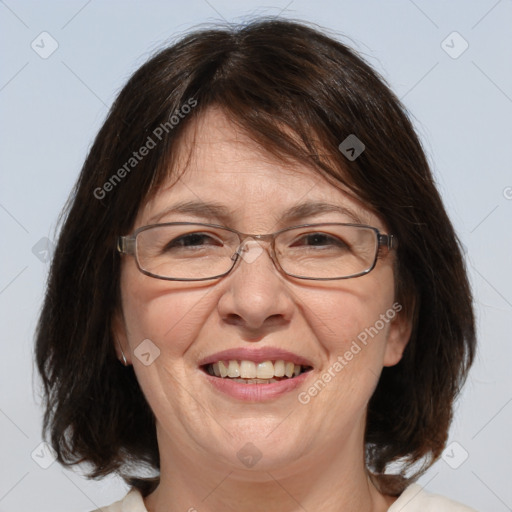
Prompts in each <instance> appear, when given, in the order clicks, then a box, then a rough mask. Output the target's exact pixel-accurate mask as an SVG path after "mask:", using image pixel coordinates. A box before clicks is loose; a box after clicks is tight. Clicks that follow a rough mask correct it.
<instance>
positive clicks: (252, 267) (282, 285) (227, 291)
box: [217, 239, 294, 338]
mask: <svg viewBox="0 0 512 512" xmlns="http://www.w3.org/2000/svg"><path fill="white" fill-rule="evenodd" d="M267 247H268V246H267ZM238 254H239V256H238V258H239V261H238V262H237V264H236V266H235V268H234V269H233V270H232V272H231V273H230V274H228V275H227V276H226V277H225V278H224V283H223V285H224V289H223V293H222V296H221V297H220V299H219V302H218V306H217V307H218V311H219V314H220V317H221V319H222V321H223V322H225V323H227V324H230V325H234V326H237V327H238V328H239V329H241V330H242V331H243V333H242V334H244V335H245V336H247V337H250V338H255V337H257V338H260V337H261V336H264V335H265V334H266V333H267V332H269V331H271V330H275V329H281V328H283V327H285V326H286V325H287V324H288V323H289V322H290V320H291V317H292V315H293V311H294V302H293V296H292V294H291V292H290V288H289V284H288V283H287V282H286V280H285V278H284V276H283V275H282V274H281V273H280V272H279V271H278V269H277V268H276V267H275V265H274V263H273V261H272V259H271V257H270V254H269V252H268V250H267V249H266V248H265V246H264V244H263V243H261V242H257V241H256V240H254V239H251V240H247V241H245V243H244V244H243V246H241V247H240V249H239V251H238Z"/></svg>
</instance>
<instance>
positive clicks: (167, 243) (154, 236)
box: [136, 224, 239, 280]
mask: <svg viewBox="0 0 512 512" xmlns="http://www.w3.org/2000/svg"><path fill="white" fill-rule="evenodd" d="M238 243H239V242H238V236H237V235H236V234H235V233H232V232H231V231H228V230H224V229H222V228H212V227H209V226H205V225H195V224H184V225H180V224H176V225H160V226H152V227H151V228H148V229H146V230H144V231H141V232H139V233H138V235H137V243H136V254H137V261H138V264H139V267H140V268H141V269H142V270H144V271H145V272H147V273H149V274H151V275H153V276H156V277H163V278H170V279H184V280H186V279H191V280H195V279H208V278H212V277H215V276H219V275H222V274H225V273H226V272H228V271H229V270H230V268H231V267H232V265H233V261H232V259H231V257H232V256H233V254H234V252H235V251H236V249H237V247H238Z"/></svg>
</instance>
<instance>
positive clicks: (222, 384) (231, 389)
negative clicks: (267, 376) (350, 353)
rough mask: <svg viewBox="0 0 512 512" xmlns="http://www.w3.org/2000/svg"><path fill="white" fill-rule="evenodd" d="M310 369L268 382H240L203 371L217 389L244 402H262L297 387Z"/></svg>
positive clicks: (306, 376)
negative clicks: (291, 376)
mask: <svg viewBox="0 0 512 512" xmlns="http://www.w3.org/2000/svg"><path fill="white" fill-rule="evenodd" d="M311 373H312V371H311V370H310V371H308V372H304V373H301V374H300V375H298V376H297V377H293V378H291V379H284V380H280V381H277V382H271V383H270V384H242V383H241V382H236V381H234V380H232V379H230V378H228V377H226V378H224V379H223V378H221V377H213V376H212V375H208V374H207V373H204V372H203V375H204V376H205V377H206V379H207V380H208V382H209V383H210V384H211V385H212V386H213V387H214V388H215V389H217V390H218V391H220V392H222V393H224V394H226V395H229V396H231V397H233V398H236V399H238V400H243V401H246V402H264V401H267V400H272V399H274V398H279V397H280V396H283V395H285V394H286V393H289V392H291V391H293V390H295V389H297V388H298V387H299V386H300V385H301V384H303V383H304V381H305V380H306V379H307V378H308V376H309V374H311Z"/></svg>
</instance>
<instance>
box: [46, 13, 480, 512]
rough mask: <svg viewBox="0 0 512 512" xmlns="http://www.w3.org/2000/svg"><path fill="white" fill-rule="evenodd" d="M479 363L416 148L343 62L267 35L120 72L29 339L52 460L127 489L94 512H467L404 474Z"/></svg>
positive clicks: (394, 108) (205, 38)
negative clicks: (114, 476)
mask: <svg viewBox="0 0 512 512" xmlns="http://www.w3.org/2000/svg"><path fill="white" fill-rule="evenodd" d="M474 351H475V332H474V319H473V311H472V302H471V294H470V289H469V285H468V281H467V277H466V273H465V268H464V264H463V259H462V256H461V251H460V248H459V244H458V241H457V238H456V235H455V233H454V230H453V227H452V225H451V223H450V221H449V219H448V218H447V215H446V212H445V210H444V207H443V205H442V202H441V199H440V197H439V194H438V192H437V190H436V188H435V185H434V183H433V179H432V176H431V173H430V170H429V167H428V164H427V162H426V158H425V155H424V153H423V151H422V148H421V145H420V143H419V141H418V138H417V136H416V134H415V132H414V130H413V128H412V126H411V123H410V121H409V120H408V118H407V115H406V113H405V111H404V108H403V106H401V105H400V103H399V101H398V100H397V98H396V97H395V96H394V95H393V93H391V92H390V90H389V89H388V88H387V86H386V85H385V84H384V83H383V81H382V79H381V78H380V77H378V76H377V74H376V73H375V72H374V71H373V70H372V69H371V68H370V67H369V66H368V65H367V64H366V63H365V62H363V61H362V60H361V58H360V57H358V56H357V55H355V53H354V52H353V51H351V50H350V49H348V48H347V47H345V46H344V45H342V44H340V43H339V42H336V41H334V40H333V39H331V38H329V37H327V36H325V35H323V34H321V33H320V32H319V31H317V30H315V29H312V28H310V27H308V26H305V25H304V24H300V23H295V22H290V21H280V20H257V21H255V22H253V23H250V24H248V25H246V26H242V27H234V28H228V29H215V30H205V31H199V32H194V33H191V34H190V35H188V36H187V37H185V38H184V39H183V40H181V41H180V42H178V43H177V44H175V45H174V46H172V47H170V48H167V49H165V50H163V51H161V52H160V53H158V54H157V55H156V56H154V57H153V58H152V59H151V60H150V61H149V62H147V63H146V64H145V65H143V66H142V67H141V68H140V69H139V70H138V71H137V72H136V73H135V74H134V76H133V77H132V78H131V79H130V80H129V82H128V84H127V85H126V86H125V87H124V89H123V90H122V91H121V93H120V95H119V97H118V98H117V100H116V101H115V103H114V105H113V107H112V109H111V112H110V114H109V116H108V118H107V120H106V122H105V124H104V125H103V127H102V129H101V130H100V132H99V134H98V136H97V138H96V140H95V142H94V145H93V147H92V148H91V151H90V153H89V155H88V157H87V160H86V162H85V165H84V167H83V169H82V172H81V175H80V178H79V181H78V183H77V186H76V189H75V192H74V195H73V198H72V200H71V202H70V206H69V209H68V212H67V217H66V220H65V222H64V224H63V227H62V231H61V234H60V238H59V243H58V247H57V249H56V255H55V259H54V261H53V265H52V270H51V275H50V278H49V285H48V291H47V296H46V300H45V304H44V308H43V311H42V314H41V319H40V322H39V327H38V337H37V362H38V367H39V371H40V373H41V375H42V379H43V383H44V388H45V392H46V397H47V403H46V405H47V409H46V415H45V429H46V431H48V432H49V433H50V436H51V437H50V438H51V443H52V446H53V447H54V449H55V450H56V452H57V454H58V460H59V461H60V462H61V463H63V464H68V465H69V464H76V463H80V462H87V463H89V464H90V465H91V467H92V469H91V472H90V476H91V477H94V478H99V477H102V476H105V475H107V474H110V473H114V472H117V473H119V474H120V475H122V476H123V478H124V479H125V481H126V482H127V483H129V484H130V485H131V487H132V488H131V490H130V492H129V493H128V495H127V496H126V497H125V498H124V499H123V500H122V501H121V502H118V503H116V504H113V505H112V506H111V507H108V508H106V509H105V508H103V510H109V511H112V512H113V511H118V510H132V511H137V512H143V511H149V512H162V511H164V510H165V511H168V510H171V511H175V510H176V511H178V510H188V511H195V510H197V511H201V512H203V511H218V510H223V511H234V510H237V511H240V510H243V511H250V512H257V511H258V512H259V511H269V510H279V511H289V512H292V511H296V510H322V511H323V512H331V511H338V510H344V511H356V510H357V511H361V510H365V511H366V510H367V511H370V510H371V511H385V510H390V511H399V510H400V511H403V512H411V511H419V510H421V511H424V510H430V509H432V510H434V509H435V510H436V511H445V510H446V511H452V510H457V511H466V510H470V509H468V508H467V507H465V506H463V505H458V504H456V503H454V502H452V501H450V500H448V499H445V498H442V497H435V496H431V495H428V494H427V493H426V492H424V491H423V490H422V489H421V487H419V486H418V485H416V484H414V483H413V482H414V480H415V479H417V478H418V477H419V476H420V475H421V474H422V473H423V472H424V471H425V470H426V469H428V467H430V465H431V464H432V463H433V462H434V461H435V460H436V459H437V458H439V456H440V454H441V453H442V450H443V447H444V445H445V442H446V439H447V433H448V428H449V425H450V421H451V418H452V404H453V401H454V399H455V397H456V395H457V393H458V392H459V390H460V387H461V384H462V383H463V381H464V379H465V376H466V374H467V371H468V369H469V367H470V365H471V362H472V360H473V355H474ZM119 361H121V363H122V364H119ZM148 469H149V470H151V471H153V476H148V475H147V470H148ZM143 470H146V476H144V475H143V474H141V471H143ZM428 507H431V508H428ZM432 507H433V508H432Z"/></svg>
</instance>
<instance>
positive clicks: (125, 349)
mask: <svg viewBox="0 0 512 512" xmlns="http://www.w3.org/2000/svg"><path fill="white" fill-rule="evenodd" d="M112 338H113V339H114V344H115V346H114V348H115V351H116V354H117V358H118V359H119V361H121V363H123V364H125V366H128V365H130V364H132V361H131V352H130V345H129V344H128V336H127V335H126V323H125V321H124V315H123V313H122V311H121V309H120V308H116V311H115V313H114V316H113V318H112ZM125 359H126V363H125Z"/></svg>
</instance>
